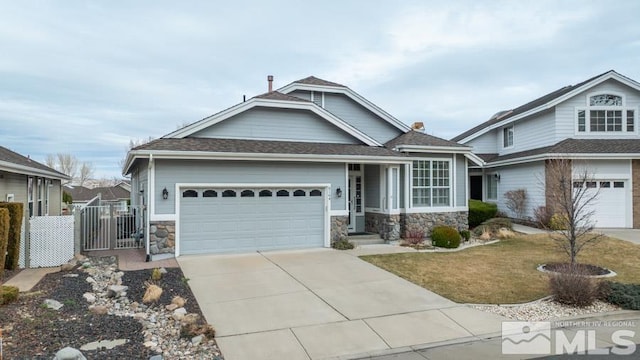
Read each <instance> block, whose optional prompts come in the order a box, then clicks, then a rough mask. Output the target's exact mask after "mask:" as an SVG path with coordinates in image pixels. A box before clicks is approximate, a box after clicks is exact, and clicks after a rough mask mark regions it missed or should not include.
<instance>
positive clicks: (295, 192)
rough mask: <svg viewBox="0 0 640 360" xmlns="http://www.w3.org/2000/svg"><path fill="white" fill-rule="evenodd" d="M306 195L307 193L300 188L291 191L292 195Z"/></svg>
mask: <svg viewBox="0 0 640 360" xmlns="http://www.w3.org/2000/svg"><path fill="white" fill-rule="evenodd" d="M306 195H307V193H306V192H305V191H304V190H300V189H298V190H296V191H294V192H293V196H306Z"/></svg>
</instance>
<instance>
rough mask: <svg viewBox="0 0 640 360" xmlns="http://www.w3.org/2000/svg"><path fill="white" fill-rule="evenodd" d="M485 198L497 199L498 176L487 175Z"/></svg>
mask: <svg viewBox="0 0 640 360" xmlns="http://www.w3.org/2000/svg"><path fill="white" fill-rule="evenodd" d="M487 200H498V176H497V175H496V174H489V175H487Z"/></svg>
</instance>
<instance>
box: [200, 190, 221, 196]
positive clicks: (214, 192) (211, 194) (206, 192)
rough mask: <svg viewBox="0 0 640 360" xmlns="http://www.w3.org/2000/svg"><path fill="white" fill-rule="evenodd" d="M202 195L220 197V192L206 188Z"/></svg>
mask: <svg viewBox="0 0 640 360" xmlns="http://www.w3.org/2000/svg"><path fill="white" fill-rule="evenodd" d="M202 197H218V192H217V191H215V190H205V191H204V192H203V193H202Z"/></svg>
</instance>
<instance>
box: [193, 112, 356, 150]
mask: <svg viewBox="0 0 640 360" xmlns="http://www.w3.org/2000/svg"><path fill="white" fill-rule="evenodd" d="M192 137H205V138H223V139H260V140H291V141H313V142H326V143H340V144H359V143H360V141H359V140H357V139H356V138H354V137H353V136H351V135H349V134H347V133H346V132H344V131H343V130H341V129H339V128H338V127H336V126H335V125H333V124H331V123H329V122H328V121H327V120H324V119H322V118H320V117H319V116H317V115H315V114H313V113H312V112H310V111H308V110H292V109H270V108H261V107H256V108H253V109H250V110H247V111H245V112H243V113H241V114H238V115H235V116H233V117H231V118H229V119H226V120H224V121H222V122H220V123H218V124H215V125H213V126H211V127H209V128H207V129H204V130H201V131H199V132H197V133H195V134H193V135H192Z"/></svg>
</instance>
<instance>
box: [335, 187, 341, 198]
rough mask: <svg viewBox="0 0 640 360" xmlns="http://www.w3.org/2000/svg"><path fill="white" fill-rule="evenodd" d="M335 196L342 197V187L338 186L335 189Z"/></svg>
mask: <svg viewBox="0 0 640 360" xmlns="http://www.w3.org/2000/svg"><path fill="white" fill-rule="evenodd" d="M336 196H337V197H342V189H340V188H337V189H336Z"/></svg>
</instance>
